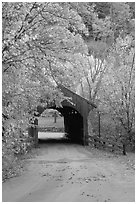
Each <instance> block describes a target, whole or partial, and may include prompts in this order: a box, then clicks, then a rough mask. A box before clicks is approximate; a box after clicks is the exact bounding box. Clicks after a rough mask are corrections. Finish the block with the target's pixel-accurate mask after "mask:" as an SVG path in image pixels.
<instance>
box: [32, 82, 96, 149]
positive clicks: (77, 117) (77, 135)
mask: <svg viewBox="0 0 137 204" xmlns="http://www.w3.org/2000/svg"><path fill="white" fill-rule="evenodd" d="M58 88H59V89H60V90H61V91H62V92H63V94H64V96H67V97H69V98H71V102H70V101H68V100H66V99H65V100H64V101H63V102H62V103H61V105H62V106H61V107H56V106H55V105H53V104H50V105H49V106H47V107H42V106H38V107H37V112H38V116H40V115H41V113H42V112H43V111H44V110H45V109H47V108H51V109H56V110H58V111H59V112H60V113H61V114H62V115H63V116H64V128H65V133H66V135H67V137H68V138H69V139H70V140H72V141H73V142H76V143H81V144H83V145H88V114H89V112H90V111H91V110H93V109H94V108H96V105H95V104H93V103H91V102H89V101H88V100H86V99H85V98H83V97H81V96H79V95H77V94H76V93H74V92H72V91H71V90H69V89H68V88H66V87H64V86H62V85H60V86H59V87H58ZM35 137H38V136H37V135H36V134H35ZM36 141H37V139H36Z"/></svg>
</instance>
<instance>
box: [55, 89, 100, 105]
mask: <svg viewBox="0 0 137 204" xmlns="http://www.w3.org/2000/svg"><path fill="white" fill-rule="evenodd" d="M58 88H59V89H60V90H61V91H62V92H63V94H64V95H65V96H67V97H71V98H72V101H73V102H74V103H75V102H76V103H77V102H79V103H81V104H83V105H87V106H90V107H92V108H97V106H96V105H95V104H94V103H93V102H91V101H89V100H87V99H85V98H83V97H82V96H80V95H78V94H76V93H75V92H73V91H71V90H70V89H68V88H66V87H65V86H63V85H58Z"/></svg>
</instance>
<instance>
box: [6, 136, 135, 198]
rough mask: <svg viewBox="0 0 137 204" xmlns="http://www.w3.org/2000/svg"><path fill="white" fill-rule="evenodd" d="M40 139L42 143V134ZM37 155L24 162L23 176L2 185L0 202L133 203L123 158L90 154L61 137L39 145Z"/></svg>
mask: <svg viewBox="0 0 137 204" xmlns="http://www.w3.org/2000/svg"><path fill="white" fill-rule="evenodd" d="M48 136H50V135H48ZM52 136H53V135H52ZM59 136H60V135H59ZM56 137H58V135H56ZM41 138H43V140H44V135H43V134H42V135H41ZM36 151H37V154H36V155H34V157H32V158H31V159H27V162H26V170H25V171H24V172H23V174H22V175H20V176H19V177H15V178H11V179H9V180H7V181H6V182H4V183H3V201H5V202H44V201H45V202H121V201H122V202H131V201H132V202H133V201H135V193H134V191H135V186H134V185H135V178H134V170H133V169H131V168H129V167H128V166H127V164H126V163H125V162H124V161H125V160H123V159H122V158H123V157H124V156H121V157H120V158H118V157H116V156H114V155H112V154H107V153H105V152H101V151H98V150H94V149H93V150H91V151H89V150H88V149H86V148H84V147H83V146H80V145H78V144H70V143H69V142H67V141H65V140H64V139H63V138H62V137H60V140H56V139H51V140H49V141H47V142H46V143H40V145H39V148H38V149H37V150H36Z"/></svg>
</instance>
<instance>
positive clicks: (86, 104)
mask: <svg viewBox="0 0 137 204" xmlns="http://www.w3.org/2000/svg"><path fill="white" fill-rule="evenodd" d="M58 88H59V89H60V90H61V91H62V92H63V94H64V96H66V97H69V98H71V102H72V103H73V104H72V103H71V102H69V101H68V100H66V99H65V100H64V101H63V102H62V106H64V107H71V108H73V109H75V110H76V111H78V112H79V113H80V115H81V116H82V117H83V140H84V141H83V143H84V145H87V139H88V115H89V112H90V111H91V110H93V109H94V108H96V107H97V106H96V105H95V104H93V103H91V102H90V101H88V100H86V99H85V98H83V97H81V96H79V95H77V94H76V93H74V92H73V91H71V90H69V89H68V88H66V87H64V86H62V85H59V87H58ZM51 106H52V107H50V105H48V107H45V108H43V111H44V110H45V109H46V108H55V109H56V106H55V105H54V107H53V103H52V105H51ZM57 110H58V108H57ZM64 118H65V119H64V120H65V123H67V122H66V119H67V118H66V116H64ZM66 128H67V127H66ZM36 134H37V136H36ZM36 134H35V137H38V133H36ZM35 140H36V141H37V138H35Z"/></svg>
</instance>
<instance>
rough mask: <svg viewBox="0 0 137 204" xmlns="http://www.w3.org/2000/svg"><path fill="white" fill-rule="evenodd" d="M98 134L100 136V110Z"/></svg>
mask: <svg viewBox="0 0 137 204" xmlns="http://www.w3.org/2000/svg"><path fill="white" fill-rule="evenodd" d="M98 136H99V137H100V112H99V111H98Z"/></svg>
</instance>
